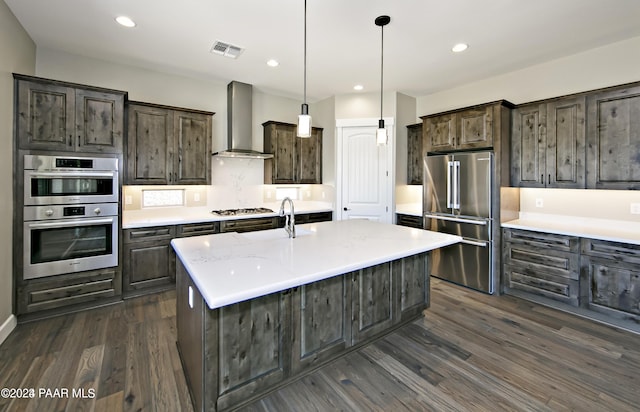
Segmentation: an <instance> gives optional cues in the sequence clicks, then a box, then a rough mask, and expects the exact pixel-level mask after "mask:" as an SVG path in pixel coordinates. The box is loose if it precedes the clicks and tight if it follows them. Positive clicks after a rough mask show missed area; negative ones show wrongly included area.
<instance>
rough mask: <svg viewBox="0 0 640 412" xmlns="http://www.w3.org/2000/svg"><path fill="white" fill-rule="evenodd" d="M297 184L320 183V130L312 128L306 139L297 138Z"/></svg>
mask: <svg viewBox="0 0 640 412" xmlns="http://www.w3.org/2000/svg"><path fill="white" fill-rule="evenodd" d="M294 139H295V140H296V141H295V143H296V146H297V150H296V153H297V154H296V160H295V164H296V166H297V176H296V182H297V183H309V184H320V183H322V129H319V128H315V127H314V128H312V129H311V137H310V138H308V139H302V138H297V137H295V136H294Z"/></svg>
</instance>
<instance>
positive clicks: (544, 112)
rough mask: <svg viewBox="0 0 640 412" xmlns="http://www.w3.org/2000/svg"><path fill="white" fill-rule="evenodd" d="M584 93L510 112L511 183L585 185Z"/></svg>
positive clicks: (563, 185)
mask: <svg viewBox="0 0 640 412" xmlns="http://www.w3.org/2000/svg"><path fill="white" fill-rule="evenodd" d="M585 138H586V135H585V96H584V95H580V96H572V97H567V98H562V99H556V100H552V101H548V102H537V103H532V104H526V105H523V106H519V107H518V108H516V109H515V110H513V112H512V131H511V168H512V173H511V184H512V185H513V186H519V187H553V188H584V187H585V185H586V179H585V174H586V168H585V155H586V152H585Z"/></svg>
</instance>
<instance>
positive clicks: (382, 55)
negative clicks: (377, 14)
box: [305, 0, 384, 119]
mask: <svg viewBox="0 0 640 412" xmlns="http://www.w3.org/2000/svg"><path fill="white" fill-rule="evenodd" d="M305 1H307V0H305ZM380 34H381V37H380V44H381V46H380V119H382V88H383V83H382V82H383V79H384V26H380Z"/></svg>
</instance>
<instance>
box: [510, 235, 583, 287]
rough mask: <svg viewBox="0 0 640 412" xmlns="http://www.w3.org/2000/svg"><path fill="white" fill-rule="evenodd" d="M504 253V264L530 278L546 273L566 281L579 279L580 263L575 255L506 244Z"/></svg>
mask: <svg viewBox="0 0 640 412" xmlns="http://www.w3.org/2000/svg"><path fill="white" fill-rule="evenodd" d="M505 251H506V253H505V262H504V263H505V264H507V265H511V266H514V267H517V268H519V270H521V271H522V272H524V273H526V274H528V275H530V276H533V277H536V276H538V275H539V274H541V273H546V274H550V275H554V276H558V277H561V278H567V279H574V280H578V278H579V266H580V262H579V255H578V254H577V253H567V252H557V251H554V250H544V251H538V250H536V249H535V248H528V247H526V246H524V247H523V245H518V244H507V245H506V249H505Z"/></svg>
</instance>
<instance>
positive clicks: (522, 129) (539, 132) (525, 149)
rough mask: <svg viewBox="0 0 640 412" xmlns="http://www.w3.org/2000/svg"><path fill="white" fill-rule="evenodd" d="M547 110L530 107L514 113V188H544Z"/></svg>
mask: <svg viewBox="0 0 640 412" xmlns="http://www.w3.org/2000/svg"><path fill="white" fill-rule="evenodd" d="M546 126H547V108H546V105H545V104H538V103H536V104H530V105H525V106H521V107H518V108H517V109H515V110H513V112H512V131H511V185H512V186H519V187H544V185H545V180H544V172H545V150H544V147H545V141H546Z"/></svg>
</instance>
